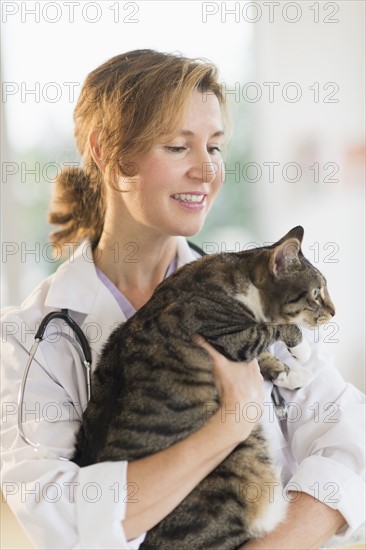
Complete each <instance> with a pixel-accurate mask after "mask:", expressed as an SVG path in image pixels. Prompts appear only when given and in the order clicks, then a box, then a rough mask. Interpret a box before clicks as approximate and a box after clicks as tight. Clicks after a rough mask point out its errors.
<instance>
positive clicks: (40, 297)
mask: <svg viewBox="0 0 366 550" xmlns="http://www.w3.org/2000/svg"><path fill="white" fill-rule="evenodd" d="M54 277H55V273H53V274H51V275H49V276H48V277H46V278H44V279H43V280H42V281H41V282H40V283H38V285H37V286H36V287H35V288H34V289H33V290H32V291H31V292H30V294H29V295H28V296H27V297H26V298H25V299H24V300H23V302H22V303H21V304H20V305H16V306H11V305H10V306H5V307H3V308H1V310H0V317H1V323H4V322H7V321H10V320H11V319H14V318H22V319H24V320H26V319H27V318H28V317H29V316H30V315H31V317H34V316H37V315H39V314H42V313H43V309H44V303H45V300H46V297H47V294H48V291H49V289H50V287H51V285H52V282H53V280H54ZM37 311H38V314H37Z"/></svg>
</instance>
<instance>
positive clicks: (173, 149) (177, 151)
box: [166, 146, 186, 153]
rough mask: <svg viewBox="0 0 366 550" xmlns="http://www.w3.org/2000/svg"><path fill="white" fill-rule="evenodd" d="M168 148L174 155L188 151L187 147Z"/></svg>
mask: <svg viewBox="0 0 366 550" xmlns="http://www.w3.org/2000/svg"><path fill="white" fill-rule="evenodd" d="M166 148H167V149H168V151H172V152H173V153H181V152H182V151H185V150H186V148H185V147H169V146H167V147H166Z"/></svg>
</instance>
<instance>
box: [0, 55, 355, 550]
mask: <svg viewBox="0 0 366 550" xmlns="http://www.w3.org/2000/svg"><path fill="white" fill-rule="evenodd" d="M74 119H75V136H76V140H77V146H78V149H79V152H80V154H81V156H82V158H83V169H82V170H79V169H72V170H69V171H65V172H64V173H62V174H61V175H60V176H59V178H58V180H57V182H56V188H55V196H54V205H53V210H52V211H51V214H50V218H49V219H50V222H51V223H53V224H58V225H60V229H59V230H58V231H56V232H55V233H53V235H52V239H53V243H54V245H55V247H57V248H58V250H60V248H61V249H62V251H63V252H65V251H67V250H68V251H71V254H70V258H69V259H68V260H67V261H65V262H64V263H63V264H62V265H61V266H60V268H59V269H58V270H57V272H56V273H55V274H54V275H52V276H50V277H48V278H47V279H46V280H45V281H43V282H42V283H41V284H40V285H39V286H38V287H37V289H35V291H34V292H33V293H32V294H31V296H30V297H29V298H28V299H27V300H25V302H24V303H23V304H22V306H21V307H20V308H14V309H13V310H11V311H10V312H8V313H7V314H6V315H5V316H4V318H3V324H4V327H5V329H6V335H7V337H6V342H5V345H4V346H3V347H4V350H3V358H4V359H3V365H4V367H3V368H4V371H3V372H4V374H3V390H2V391H3V399H4V402H5V403H6V404H15V403H16V396H17V392H18V389H19V384H20V380H21V377H22V373H23V370H24V366H25V364H26V361H27V356H28V350H29V349H30V347H31V345H32V341H33V337H34V331H35V329H36V327H37V324H39V322H40V321H41V319H42V318H43V317H44V315H46V314H47V313H48V312H50V311H53V310H55V309H56V310H57V309H60V308H68V309H69V311H70V314H71V316H72V317H73V319H74V320H75V321H76V322H77V323H78V324H79V325H80V326H81V327H82V328H83V330H84V332H85V333H86V334H87V337H88V339H89V343H90V345H91V348H92V355H93V365H94V366H95V364H96V362H97V360H98V356H99V354H100V352H101V348H102V346H103V344H104V342H105V341H106V340H107V338H108V335H109V334H110V332H111V330H112V329H113V328H114V327H115V325H116V323H119V322H123V321H125V320H126V318H128V317H130V316H131V315H132V314H133V313H134V311H136V309H138V308H140V307H141V306H142V305H143V304H144V303H145V302H146V301H147V300H148V299H149V298H150V297H151V295H152V294H153V292H154V289H155V287H156V286H157V284H158V283H159V282H160V281H161V280H162V279H164V277H166V276H168V275H169V274H170V273H171V272H172V271H173V270H174V269H176V268H177V267H179V266H180V265H183V264H185V263H187V262H190V261H193V260H195V259H196V258H197V257H198V254H197V253H196V252H194V251H193V250H191V249H190V247H189V246H188V244H187V241H186V240H185V238H184V237H188V236H190V235H193V234H195V233H197V232H198V231H199V230H200V229H201V227H202V225H203V223H204V221H205V218H206V215H207V213H208V211H209V209H210V207H211V206H212V203H213V201H214V199H215V197H216V195H217V193H218V191H219V189H220V187H221V185H222V182H223V179H224V170H223V161H222V156H221V152H220V150H221V149H222V147H223V145H224V143H225V139H226V138H227V132H228V128H227V126H228V125H227V115H226V112H225V101H224V98H223V97H222V95H221V88H220V85H219V83H218V81H217V74H216V70H215V67H214V66H212V65H211V64H208V63H203V62H202V61H200V60H191V59H186V58H183V57H180V56H177V55H170V54H163V53H158V52H155V51H151V50H137V51H132V52H128V53H126V54H123V55H119V56H116V57H115V58H113V59H111V60H109V61H108V62H106V63H105V64H103V65H102V66H101V67H99V68H97V69H96V70H95V71H93V72H92V73H91V74H90V75H89V76H88V78H87V79H86V82H85V84H84V87H83V90H82V92H81V95H80V98H79V100H78V103H77V105H76V109H75V114H74ZM73 243H81V244H80V246H79V247H78V248H77V250H76V252H75V251H74V250H73ZM9 327H11V328H12V329H11V330H8V329H9ZM61 332H63V333H66V338H61V337H60V334H61ZM71 336H72V335H71ZM70 339H72V338H70V337H68V334H67V328H65V326H64V325H63V324H62V323H61V322H54V323H53V328H51V329H50V331H49V332H48V333H47V338H46V341H45V342H44V343H42V344H41V346H40V347H39V348H38V351H37V354H36V356H35V361H34V363H33V366H32V368H31V370H30V373H29V378H28V382H27V388H26V395H25V403H26V405H25V410H24V411H23V412H24V415H23V417H24V430H25V431H26V433H27V434H28V435H29V436H30V437H32V438H33V439H34V440H35V441H36V442H38V443H40V444H41V445H42V446H44V449H46V451H45V452H44V453H43V455H44V456H45V457H43V458H42V457H40V456H39V455H40V453H38V456H37V454H36V453H34V450H33V449H32V448H31V447H30V446H28V445H26V444H25V443H24V442H23V441H22V439H21V438H20V437H19V432H18V429H17V414H16V408H15V407H13V409H12V408H11V407H8V408H6V414H5V418H4V423H3V446H4V452H3V461H4V465H3V482H4V483H3V491H4V494H5V496H6V498H7V501H8V502H9V504H10V506H11V507H12V509H13V511H14V512H15V514H16V516H17V517H18V519H19V521H20V522H21V523H22V525H23V527H24V529H25V530H26V532H27V533H28V535H29V536H30V538H31V539H32V540H33V542H34V544H35V545H36V546H37V547H39V548H138V547H139V545H140V544H141V542H142V541H143V538H144V535H145V533H146V531H147V530H149V529H151V528H152V527H153V526H154V525H156V524H157V523H158V522H159V521H161V520H162V519H163V518H164V517H165V516H166V515H167V514H169V513H170V512H171V511H172V510H173V509H174V508H175V507H176V506H177V505H178V504H179V502H181V501H182V499H184V498H185V496H186V495H187V494H188V493H189V492H190V491H191V490H192V489H193V488H194V487H195V486H196V485H197V484H198V483H199V482H200V481H201V480H202V479H203V478H204V477H205V476H206V475H207V474H208V473H209V472H210V471H212V470H213V469H214V468H215V467H216V466H217V465H218V464H219V463H220V462H221V461H222V460H224V458H225V457H226V456H227V455H228V454H229V453H230V452H231V451H232V450H233V449H234V448H235V446H236V445H237V444H238V443H239V442H240V441H242V440H243V439H245V438H246V437H248V435H249V434H250V432H251V430H252V429H253V427H254V423H253V422H250V421H249V420H245V419H244V418H240V422H236V420H237V418H236V417H235V415H232V414H227V412H228V411H230V410H233V409H235V406H236V405H237V404H238V403H239V404H240V406H245V405H246V404H248V403H250V402H253V401H255V402H257V403H260V404H261V406H263V410H264V415H263V416H264V417H265V413H266V411H265V409H266V407H265V406H264V405H265V404H266V403H267V404H268V402H269V401H270V397H269V396H270V391H271V385H270V384H269V383H268V382H265V383H263V378H262V376H261V374H260V372H259V369H258V364H257V362H256V361H252V362H250V363H247V364H246V363H239V364H237V363H232V362H231V361H228V360H227V359H225V358H224V357H223V356H221V355H220V354H219V353H217V352H216V351H215V350H214V349H213V348H212V347H211V346H209V345H208V344H207V343H205V342H201V344H202V345H203V346H205V347H206V349H207V350H208V351H209V353H210V355H211V358H212V365H213V368H214V373H215V377H216V380H217V384H218V387H219V389H220V398H221V407H222V411H223V412H224V413H225V423H223V422H222V416H221V412H222V411H219V412H218V413H216V414H215V415H213V416H212V417H211V418H210V419H209V421H208V422H207V423H206V424H205V425H204V426H203V427H202V428H201V429H200V430H198V431H197V432H195V433H193V434H191V435H190V436H189V437H187V438H186V439H184V440H182V441H180V442H179V443H177V444H175V445H173V446H172V447H170V448H169V449H166V450H164V451H161V452H159V453H156V454H155V455H153V456H149V457H146V458H143V459H140V460H136V461H134V462H131V463H129V464H127V463H126V462H122V461H121V462H115V463H114V462H113V463H101V464H96V465H92V466H89V467H85V468H79V467H77V466H76V465H75V464H74V463H72V462H68V461H61V460H58V459H57V457H58V456H62V457H70V456H71V455H72V451H73V441H74V435H75V432H76V431H77V430H78V427H79V423H80V416H81V413H82V410H83V408H84V407H85V406H86V403H87V392H86V387H85V377H84V371H83V367H82V366H81V361H80V357H79V354H78V352H77V350H76V348H75V346H73V345H72V344H71V343H70ZM278 349H280V346H279V347H278ZM313 357H314V359H313V361H312V363H311V365H310V368H312V369H313V370H314V374H315V376H314V379H313V381H312V382H311V384H309V387H310V386H311V393H310V391H309V390H308V387H307V389H305V388H304V390H300V391H299V392H297V393H295V392H290V391H288V392H287V395H286V397H287V398H288V401H292V402H294V401H296V403H297V404H298V406H299V407H300V408H302V409H301V410H303V411H304V412H306V414H304V415H303V418H302V419H299V421H298V422H296V423H293V424H290V423H288V429H287V434H286V438H287V439H284V436H283V435H282V432H281V429H280V426H279V423H278V422H277V420H276V419H272V422H271V421H269V422H267V424H268V426H267V427H268V429H269V434H272V437H273V441H275V442H276V443H275V445H274V448H275V447H277V449H276V450H277V454H278V457H279V460H281V461H282V465H283V471H284V479H285V480H286V481H289V480H290V482H291V483H290V485H288V490H289V492H288V494H289V496H288V497H287V493H286V492H284V498H288V499H289V500H292V502H291V503H290V505H289V513H288V518H287V520H286V521H285V523H283V524H281V525H280V526H279V527H278V528H277V529H276V530H275V531H274V532H273V533H271V534H269V535H268V536H267V537H264V538H263V539H261V540H256V541H251V542H249V543H247V544H246V545H245V548H248V549H249V548H271V549H274V548H282V549H286V548H291V549H294V548H316V547H318V546H319V545H320V544H321V543H322V542H323V541H325V540H327V539H328V538H329V537H330V536H331V535H333V534H334V533H336V532H337V531H338V532H339V533H345V532H350V531H351V530H352V529H353V528H355V527H357V526H358V524H360V523H361V522H362V520H363V518H362V515H361V516H360V507H361V500H362V491H360V483H359V479H360V478H359V476H360V475H361V470H362V457H361V454H362V445H361V444H357V443H356V444H355V442H354V440H355V434H356V432H357V426H358V425H359V420H358V418H357V417H356V418H357V420H356V421H355V420H354V418H355V416H354V415H355V414H356V409H357V408H358V406H359V403H361V401H362V395H361V394H360V392H358V391H357V390H356V389H355V388H353V387H352V386H350V385H348V384H345V383H344V381H343V380H341V378H340V376H339V375H338V374H337V373H336V372H334V371H333V370H331V369H330V368H329V367H328V366H327V364H326V363H325V362H324V361H325V360H324V359H323V358H322V357H320V356H318V351H317V350H314V353H313ZM324 377H325V380H326V383H327V387H326V389H325V388H324V386H322V380H323V378H324ZM323 391H324V393H325V397H324V396H322V392H323ZM284 393H285V394H286V391H285V392H284ZM309 394H311V396H312V397H311V399H310V397H309ZM322 400H325V401H324V402H330V401H335V402H337V404H338V403H339V405H340V406H342V408H344V411H342V413H339V414H338V416H337V420H338V423H337V424H333V423H332V424H323V423H320V425H321V429H319V424H316V423H314V422H312V421H311V415H312V413H311V411H310V414H309V407H310V406H311V404H314V403H315V402H316V401H319V402H320V403H321V404H322V403H323V402H322ZM263 403H264V405H263ZM52 407H53V409H52ZM54 411H57V415H55V412H54ZM321 412H322V410H321ZM304 417H305V418H304ZM298 434H300V436H299V437H300V440H299V439H298V437H297V436H298ZM339 434H342V438H341V440H342V442H341V443H340V436H339ZM359 438H360V441H361V440H362V437H361V435H359ZM329 482H333V483H335V484H336V485H337V487H338V488H339V490H338V491H336V492H337V499H338V500H337V502H336V503H334V502H331V503H330V504H329V502H328V503H327V496H328V493H329V491H328V492H327V487H326V484H327V483H328V484H329ZM315 483H318V485H319V487H318V488H317V489H318V490H317V492H316V494H314V492H313V489H312V487H313V486H314V484H315ZM315 487H316V486H315ZM346 489H347V491H349V492H348V493H347V495H346V494H345V491H346ZM314 496H315V497H316V498H314ZM321 501H322V502H321ZM324 501H325V503H324ZM208 505H209V503H208ZM361 514H362V511H361ZM360 518H361V519H360Z"/></svg>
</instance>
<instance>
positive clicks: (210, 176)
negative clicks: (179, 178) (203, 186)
mask: <svg viewBox="0 0 366 550" xmlns="http://www.w3.org/2000/svg"><path fill="white" fill-rule="evenodd" d="M219 170H220V166H219V165H218V163H217V162H214V161H212V160H211V158H210V155H209V154H208V152H206V153H204V152H202V153H200V154H197V155H195V158H194V159H193V162H192V165H191V166H190V168H189V170H188V175H189V177H191V178H196V179H199V180H200V181H202V183H210V182H211V181H213V180H214V179H215V177H216V174H217V173H218V172H219Z"/></svg>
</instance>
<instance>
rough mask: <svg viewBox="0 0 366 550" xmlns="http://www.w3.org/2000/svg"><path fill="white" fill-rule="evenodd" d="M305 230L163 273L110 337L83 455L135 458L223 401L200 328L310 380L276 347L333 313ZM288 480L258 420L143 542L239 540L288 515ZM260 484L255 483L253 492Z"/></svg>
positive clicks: (272, 368)
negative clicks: (307, 252)
mask: <svg viewBox="0 0 366 550" xmlns="http://www.w3.org/2000/svg"><path fill="white" fill-rule="evenodd" d="M302 237H303V229H302V227H300V226H299V227H295V228H294V229H292V230H291V231H290V232H289V233H288V234H287V235H285V236H284V237H283V238H282V239H281V240H279V241H278V242H277V243H275V244H273V245H272V246H267V247H263V248H256V249H252V250H247V251H243V252H230V253H221V254H215V255H208V256H205V257H203V258H201V259H199V260H197V261H195V262H192V263H190V264H188V265H185V266H183V267H182V268H180V269H179V270H177V271H176V272H175V273H174V274H173V275H171V276H170V277H169V278H168V279H166V280H165V281H163V282H162V283H161V284H160V285H159V286H158V287H157V289H156V291H155V293H154V295H153V296H152V298H151V299H150V300H149V301H148V302H147V303H146V304H145V305H144V306H143V307H142V308H141V309H140V310H139V311H138V312H137V313H136V314H135V315H134V316H133V317H132V318H131V319H129V320H128V321H127V322H126V323H124V324H122V325H120V326H119V327H118V328H117V329H116V330H115V331H114V332H113V333H112V334H111V336H110V338H109V340H108V342H107V343H106V345H105V347H104V349H103V352H102V356H101V359H100V361H99V363H98V365H97V368H96V370H95V373H94V375H93V392H92V393H93V395H92V399H91V400H90V402H89V404H88V406H87V408H86V410H85V412H84V415H83V422H82V426H81V428H80V431H79V433H78V435H77V442H76V448H75V454H74V457H73V460H74V461H75V462H76V463H77V464H79V465H80V466H87V465H90V464H94V463H97V462H102V461H107V460H128V461H133V460H136V459H138V458H142V457H144V456H147V455H151V454H152V453H155V452H157V451H159V450H162V449H164V448H166V447H169V446H171V445H173V444H174V443H175V442H177V441H179V440H181V439H182V438H184V437H186V436H187V435H188V434H190V433H191V432H193V431H195V430H197V429H198V428H200V427H201V426H202V425H203V424H204V423H205V422H206V421H207V415H205V414H204V410H205V404H206V405H207V403H210V404H211V405H213V407H211V409H213V410H212V412H214V411H215V410H217V409H218V407H219V397H218V393H217V389H216V387H215V383H214V377H213V373H212V369H211V361H210V358H209V355H208V353H207V352H206V350H204V349H203V348H202V347H201V346H199V345H198V344H196V343H194V342H193V341H192V337H193V335H195V334H200V335H202V336H203V337H204V338H205V339H206V340H207V341H208V342H210V343H211V344H212V345H213V346H215V347H216V348H217V349H218V350H219V351H221V352H222V353H223V354H225V355H226V356H227V357H229V358H231V359H233V360H236V361H241V360H251V359H253V358H255V357H258V362H259V364H260V367H261V372H262V374H263V376H264V377H265V378H267V379H269V380H271V381H273V382H274V383H275V384H277V385H280V386H286V387H290V388H291V389H294V388H296V387H300V386H302V385H304V384H305V383H306V381H307V380H308V379H309V374H308V370H307V369H306V368H304V367H300V366H299V367H297V368H296V369H295V370H294V369H291V370H290V369H289V367H287V366H286V365H284V364H283V363H280V362H279V361H278V360H277V359H275V358H274V357H273V356H272V355H271V354H269V353H268V351H267V348H268V346H269V345H270V344H273V343H274V342H276V341H277V340H282V341H283V342H285V344H286V346H287V347H288V348H291V350H292V353H294V354H296V353H297V354H298V353H299V352H300V351H301V348H300V347H299V344H300V342H301V339H302V336H301V331H300V329H299V327H298V326H297V325H296V324H295V323H299V324H303V325H306V326H315V325H317V324H319V323H325V322H327V321H328V320H329V319H330V318H331V317H332V316H333V315H334V313H335V312H334V306H333V304H332V302H331V300H330V297H329V294H328V291H327V288H326V281H325V279H324V277H323V276H322V275H321V273H320V272H319V271H318V270H317V269H316V268H315V267H313V266H312V265H311V263H310V262H309V261H308V260H307V259H306V258H305V257H304V256H303V254H302V252H301V249H300V245H301V241H302ZM161 475H164V473H163V472H162V474H161ZM278 482H279V479H278V476H277V473H276V471H275V468H274V466H273V463H272V459H271V456H270V452H269V449H268V447H267V443H266V440H265V437H264V435H263V432H262V428H261V426H260V424H257V426H256V427H255V429H254V430H253V431H252V433H251V435H250V436H249V437H248V438H247V439H246V440H245V441H243V442H242V443H241V444H239V445H238V446H237V447H236V448H235V449H234V451H233V452H232V453H231V454H230V455H229V456H228V457H227V458H226V459H225V460H224V461H223V462H222V463H221V464H220V465H219V466H218V467H217V468H216V469H215V470H214V471H213V472H212V473H211V474H210V475H208V476H207V477H206V478H205V479H204V480H203V481H202V482H201V483H200V484H199V485H198V486H197V487H196V488H195V489H194V490H193V491H192V492H191V493H190V494H189V495H188V496H187V497H186V498H185V499H184V500H183V502H182V503H181V504H180V505H179V506H178V507H177V508H175V509H174V510H173V511H172V512H171V513H170V514H169V515H168V516H167V517H166V518H165V519H164V520H163V521H161V523H159V524H158V525H157V526H156V527H154V528H153V529H151V530H150V531H149V532H148V533H147V535H146V538H145V541H144V543H143V544H142V546H141V548H144V549H153V548H154V549H159V550H164V549H169V550H172V549H174V550H188V549H189V550H190V549H192V550H197V549H202V550H203V549H205V550H206V549H210V550H213V549H215V548H216V549H220V550H226V549H227V550H233V549H237V548H239V547H240V546H241V545H242V544H243V543H244V542H245V541H247V540H248V539H250V538H254V537H257V536H261V535H263V534H264V533H265V532H268V531H269V530H272V529H273V528H274V527H275V526H276V524H277V523H278V522H280V521H281V520H282V519H283V517H284V515H285V508H284V506H285V505H284V499H283V497H282V489H280V490H279V491H278V492H277V493H275V496H274V499H273V498H272V499H270V498H269V489H268V488H269V487H271V486H272V487H273V486H277V485H278V486H279V487H280V485H279V483H278ZM253 484H254V485H253ZM271 484H276V485H271ZM250 487H256V488H257V493H256V495H255V498H253V494H251V492H250V491H247V490H246V489H247V488H250ZM258 489H259V490H258ZM271 501H272V502H271Z"/></svg>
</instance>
